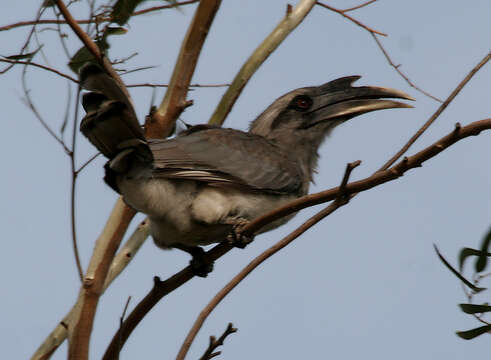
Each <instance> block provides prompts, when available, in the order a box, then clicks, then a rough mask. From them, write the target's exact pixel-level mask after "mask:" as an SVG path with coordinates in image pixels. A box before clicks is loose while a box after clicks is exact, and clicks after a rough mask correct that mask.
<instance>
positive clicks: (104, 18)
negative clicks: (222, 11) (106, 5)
mask: <svg viewBox="0 0 491 360" xmlns="http://www.w3.org/2000/svg"><path fill="white" fill-rule="evenodd" d="M198 1H199V0H188V1H181V2H175V3H173V4H169V5H160V6H153V7H150V8H147V9H143V10H138V11H135V12H134V13H133V14H131V16H137V15H143V14H148V13H150V12H154V11H158V10H163V9H171V8H175V7H179V6H183V5H189V4H194V3H197V2H198ZM112 20H113V19H112V18H111V17H110V16H95V17H93V18H91V19H87V20H75V22H76V23H77V24H93V23H102V22H112ZM49 24H67V21H66V20H58V19H48V20H39V19H38V20H30V21H19V22H16V23H13V24H9V25H4V26H0V31H6V30H11V29H14V28H17V27H22V26H30V25H49Z"/></svg>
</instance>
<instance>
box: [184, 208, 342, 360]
mask: <svg viewBox="0 0 491 360" xmlns="http://www.w3.org/2000/svg"><path fill="white" fill-rule="evenodd" d="M341 204H342V203H340V202H337V201H335V202H333V203H331V204H330V205H329V206H328V207H326V208H325V209H323V210H321V211H320V212H318V213H317V214H315V215H314V216H312V217H311V218H310V219H308V220H307V221H306V222H304V223H303V224H302V225H301V226H299V227H298V228H297V229H296V230H295V231H293V232H291V233H290V234H289V235H287V236H286V237H284V238H283V239H282V240H280V241H279V242H277V243H276V244H274V245H273V246H271V247H270V248H269V249H267V250H265V251H264V252H263V253H261V254H260V255H259V256H257V257H256V258H255V259H254V260H252V261H251V262H250V263H249V264H248V265H247V266H246V267H244V268H243V269H242V270H241V271H240V272H239V273H238V274H237V275H235V276H234V277H233V278H232V280H230V281H229V282H228V283H227V284H226V285H225V286H224V287H223V288H222V289H221V290H220V291H219V292H218V293H217V294H216V295H215V296H214V297H213V299H211V301H210V302H209V303H208V305H206V307H205V308H204V309H203V310H202V311H201V313H200V314H199V316H198V318H197V319H196V321H195V322H194V324H193V327H192V328H191V330H190V331H189V333H188V335H187V336H186V339H185V340H184V342H183V344H182V346H181V349H180V350H179V353H178V354H177V357H176V360H184V358H185V357H186V354H187V352H188V350H189V347H190V346H191V343H192V342H193V340H194V338H195V337H196V335H197V334H198V331H199V329H201V326H202V325H203V323H204V322H205V320H206V318H207V317H208V315H210V313H211V312H212V311H213V310H214V309H215V308H216V307H217V305H218V304H219V303H220V302H221V301H222V300H223V299H224V298H225V296H227V295H228V294H229V293H230V292H231V291H232V290H233V289H234V288H235V287H236V286H237V285H238V284H239V283H240V282H241V281H242V280H243V279H244V278H245V277H246V276H247V275H249V274H250V273H251V272H252V271H253V270H254V269H255V268H257V267H258V266H259V265H260V264H262V263H263V262H264V261H265V260H266V259H268V258H269V257H271V256H273V255H274V254H276V253H277V252H278V251H280V250H281V249H283V248H284V247H286V246H287V245H288V244H290V243H291V242H292V241H293V240H295V239H296V238H297V237H299V236H300V235H302V234H303V233H304V232H305V231H307V230H308V229H310V228H311V227H312V226H314V225H315V224H317V223H318V222H319V221H321V220H322V219H324V218H325V217H326V216H328V215H329V214H331V213H332V212H334V211H335V210H337V209H338V207H340V206H342V205H341Z"/></svg>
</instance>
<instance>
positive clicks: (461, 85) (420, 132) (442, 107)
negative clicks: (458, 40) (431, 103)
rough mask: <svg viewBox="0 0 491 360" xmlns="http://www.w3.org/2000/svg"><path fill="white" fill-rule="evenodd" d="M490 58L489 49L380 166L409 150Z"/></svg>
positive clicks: (389, 162) (386, 165)
mask: <svg viewBox="0 0 491 360" xmlns="http://www.w3.org/2000/svg"><path fill="white" fill-rule="evenodd" d="M490 59H491V51H490V52H489V53H488V54H487V55H486V56H485V57H484V58H483V59H482V60H481V61H480V62H479V63H478V64H477V65H476V66H474V68H473V69H472V70H471V71H470V72H469V73H468V74H467V75H466V77H465V78H464V79H463V80H462V81H461V82H460V83H459V85H457V87H456V88H455V89H454V90H453V91H452V93H451V94H450V95H449V96H448V98H447V99H446V100H445V101H444V102H443V104H441V105H440V107H439V108H438V109H437V110H436V111H435V113H434V114H433V115H431V117H430V118H429V119H428V120H427V121H426V122H425V123H424V124H423V126H421V128H420V129H419V130H418V131H417V132H416V133H415V134H414V135H413V136H412V137H411V138H410V139H409V141H408V142H407V143H406V144H405V145H404V146H403V147H402V148H401V150H399V151H398V152H397V153H396V154H395V155H394V156H393V157H391V158H390V159H389V160H388V161H387V162H386V163H385V164H384V165H383V166H382V168H381V170H385V169H386V168H388V167H389V166H392V164H393V163H395V162H396V161H397V159H399V158H400V157H401V156H402V155H403V154H404V153H405V152H406V151H408V150H409V148H410V147H411V145H413V144H414V143H415V142H416V140H418V138H419V137H420V136H421V135H423V133H424V132H425V131H426V130H427V129H428V128H429V127H430V125H431V124H433V122H435V120H436V119H437V118H438V117H439V116H440V115H441V113H442V112H443V111H444V110H445V109H446V108H447V106H448V105H449V104H450V103H451V102H452V101H453V99H455V97H456V96H457V95H458V94H459V93H460V91H461V90H462V89H463V88H464V86H465V85H466V84H467V83H468V82H469V81H470V80H471V79H472V77H473V76H474V75H475V74H476V73H477V72H478V71H479V69H481V68H482V67H483V66H484V65H486V63H487V62H488V61H489V60H490Z"/></svg>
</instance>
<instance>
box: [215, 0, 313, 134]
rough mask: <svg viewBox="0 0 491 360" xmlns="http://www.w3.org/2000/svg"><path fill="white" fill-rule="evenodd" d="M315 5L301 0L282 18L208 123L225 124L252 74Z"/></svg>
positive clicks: (243, 69) (232, 85)
mask: <svg viewBox="0 0 491 360" xmlns="http://www.w3.org/2000/svg"><path fill="white" fill-rule="evenodd" d="M314 5H315V1H314V0H301V1H299V2H298V4H297V5H296V6H295V8H293V10H291V11H287V14H286V15H285V17H284V18H283V20H281V22H280V23H279V24H278V25H277V26H276V28H275V29H274V30H273V31H272V32H271V34H269V35H268V37H266V39H264V40H263V42H262V43H261V44H260V45H259V46H258V47H257V48H256V50H254V52H253V53H252V55H251V56H250V57H249V59H247V61H246V62H245V63H244V65H242V67H241V69H240V70H239V72H238V73H237V75H235V78H234V80H233V81H232V84H230V87H229V88H228V89H227V91H226V92H225V94H224V95H223V97H222V99H221V100H220V103H219V104H218V106H217V107H216V109H215V112H214V113H213V115H212V116H211V118H210V120H209V122H208V123H210V124H215V125H222V124H223V122H224V121H225V119H226V117H227V115H228V114H229V113H230V111H231V110H232V107H233V106H234V104H235V102H236V101H237V98H238V97H239V95H240V93H241V92H242V89H244V86H246V84H247V82H248V81H249V79H250V78H251V77H252V75H254V73H255V72H256V70H257V69H258V68H259V67H260V66H261V65H262V64H263V62H264V61H265V60H266V59H267V58H268V57H269V55H270V54H271V53H272V52H273V51H275V49H276V48H277V47H278V46H279V45H280V44H281V43H282V42H283V40H285V38H286V37H287V36H288V34H290V33H291V32H292V31H293V30H295V28H296V27H297V26H298V25H299V24H300V23H301V22H302V20H303V19H304V18H305V17H306V16H307V14H308V13H309V12H310V10H312V8H313V6H314Z"/></svg>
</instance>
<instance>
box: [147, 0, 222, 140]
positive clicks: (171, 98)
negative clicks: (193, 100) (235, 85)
mask: <svg viewBox="0 0 491 360" xmlns="http://www.w3.org/2000/svg"><path fill="white" fill-rule="evenodd" d="M220 3H221V0H202V1H200V3H199V5H198V8H197V9H196V12H195V13H194V17H193V20H192V22H191V24H190V26H189V28H188V31H187V33H186V37H185V39H184V41H183V42H182V46H181V50H180V52H179V56H178V58H177V61H176V65H175V66H174V72H173V73H172V77H171V80H170V84H169V88H168V89H167V91H166V93H165V97H164V99H163V100H162V103H161V104H160V106H159V108H158V110H157V111H155V112H154V113H153V116H151V117H149V118H148V119H149V120H148V121H147V122H146V123H145V135H146V136H147V137H148V138H153V139H156V138H159V139H160V138H165V137H167V136H168V135H169V134H170V132H171V129H172V128H173V126H174V123H175V121H176V120H177V118H178V117H179V115H180V114H181V113H182V111H183V110H184V109H185V108H186V107H187V106H189V103H188V102H186V95H187V93H188V88H189V84H190V83H191V78H192V76H193V73H194V70H195V68H196V64H197V63H198V58H199V55H200V53H201V49H202V47H203V44H204V42H205V39H206V36H207V35H208V31H209V29H210V26H211V24H212V22H213V19H214V18H215V14H216V12H217V11H218V8H219V7H220Z"/></svg>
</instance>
